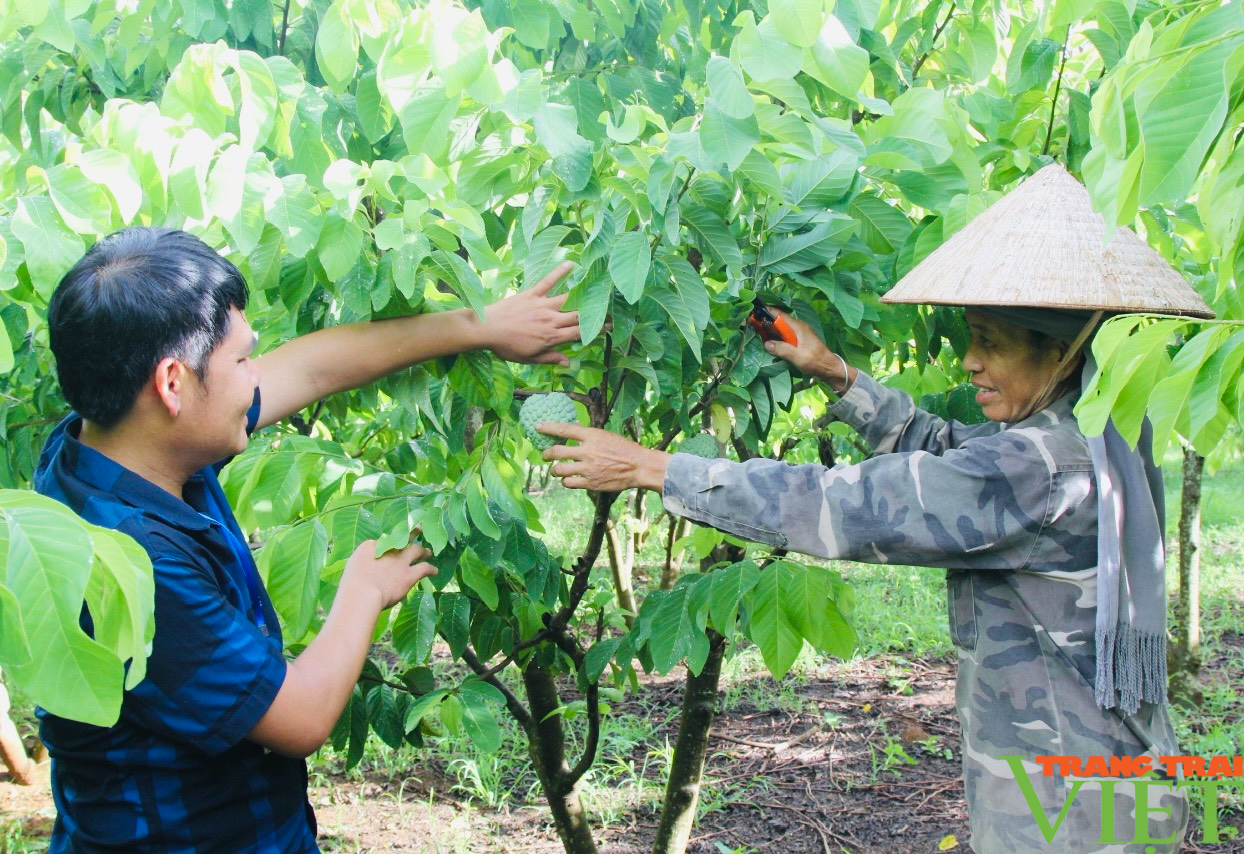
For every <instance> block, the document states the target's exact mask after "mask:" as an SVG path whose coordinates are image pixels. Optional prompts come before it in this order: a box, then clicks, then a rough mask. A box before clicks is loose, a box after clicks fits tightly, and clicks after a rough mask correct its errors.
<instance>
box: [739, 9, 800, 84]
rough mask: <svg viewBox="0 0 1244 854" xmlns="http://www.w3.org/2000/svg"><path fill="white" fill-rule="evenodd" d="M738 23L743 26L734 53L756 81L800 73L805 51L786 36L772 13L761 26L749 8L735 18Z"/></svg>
mask: <svg viewBox="0 0 1244 854" xmlns="http://www.w3.org/2000/svg"><path fill="white" fill-rule="evenodd" d="M734 25H735V26H736V27H742V29H741V30H740V32H739V34H738V35H737V36H735V38H734V43H733V45H732V46H731V53H732V54H735V55H737V59H738V62H739V64H740V65H742V66H743V70H744V71H746V72H747V74H748V76H749V77H751V78H752V79H753V80H773V79H775V78H777V79H786V78H790V77H794V76H795V75H796V74H798V73H799V65H800V63H801V62H802V61H803V50H802V49H800V48H798V47H796V46H794V45H792V44H791V43H790V42H788V41H787V40H786V39H784V38H783V37H782V34H781V33H780V32H778V29H777V27H776V25H775V24H774V23H773V21H772V16H769V17H766V18H765V20H763V21H761V22H760V25H759V26H757V25H756V19H755V17H754V15H753V14H752V12H751V11H750V10H747V11H744V12H742V13H740V14H739V16H738V17H737V18H735V20H734Z"/></svg>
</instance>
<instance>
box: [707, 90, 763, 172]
mask: <svg viewBox="0 0 1244 854" xmlns="http://www.w3.org/2000/svg"><path fill="white" fill-rule="evenodd" d="M700 142H701V144H702V145H703V146H704V153H705V154H707V155H708V156H709V157H710V158H712V159H713V160H714V161H716V162H717V163H720V164H724V165H725V167H726V170H727V171H729V172H733V171H734V170H735V169H738V168H739V165H740V164H741V163H742V162H743V160H744V158H746V157H747V155H748V154H749V153H751V151H752V149H753V148H754V147H755V145H756V143H758V142H760V126H759V125H758V124H757V123H756V117H755V116H753V115H748V116H746V117H745V118H735V117H733V116H731V115H729V114H728V113H727V112H726V111H725V110H724V109H723V108H722V107H721V106H720V105H719V104H718V103H717V102H716V101H715V100H714V99H712V98H710V99H709V100H708V101H707V102H706V103H705V104H704V121H703V122H702V123H701V125H700Z"/></svg>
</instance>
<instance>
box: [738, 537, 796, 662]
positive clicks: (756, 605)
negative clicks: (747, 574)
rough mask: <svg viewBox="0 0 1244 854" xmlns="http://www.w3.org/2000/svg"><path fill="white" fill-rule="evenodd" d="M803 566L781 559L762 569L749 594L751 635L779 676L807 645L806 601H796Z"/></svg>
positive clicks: (749, 629)
mask: <svg viewBox="0 0 1244 854" xmlns="http://www.w3.org/2000/svg"><path fill="white" fill-rule="evenodd" d="M799 569H801V568H797V567H794V566H793V565H791V564H788V563H785V562H782V561H779V562H777V563H774V564H772V565H770V566H769V567H768V568H766V569H765V570H764V571H762V572H761V573H760V579H759V580H758V581H757V582H756V586H755V587H754V588H753V589H752V591H751V594H750V595H749V596H748V597H747V603H748V613H749V615H750V622H749V625H748V637H750V638H751V640H752V642H753V643H754V644H756V646H757V647H759V648H760V654H761V656H762V657H763V658H764V661H765V666H766V667H767V668H769V672H770V673H772V674H773V675H774V677H775V678H781V677H782V676H785V675H786V672H787V671H788V670H790V668H791V665H792V664H794V663H795V659H796V658H798V657H799V652H800V650H802V649H803V634H802V632H801V627H802V625H803V624H804V622H805V621H804V620H803V615H804V614H805V613H806V604H802V603H800V602H796V601H794V598H795V597H796V596H797V595H798V594H797V593H796V591H795V585H794V582H795V581H796V579H795V575H796V573H797V572H798V570H799Z"/></svg>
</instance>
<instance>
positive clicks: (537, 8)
mask: <svg viewBox="0 0 1244 854" xmlns="http://www.w3.org/2000/svg"><path fill="white" fill-rule="evenodd" d="M510 19H511V20H512V21H513V23H514V37H515V38H517V39H518V40H519V41H520V42H522V43H523V44H525V45H527V47H530V48H534V49H535V50H543V49H544V48H545V47H547V46H548V43H549V28H550V25H551V24H552V20H551V15H550V10H549V7H548V4H546V3H544V2H543V0H513V2H512V3H511V4H510Z"/></svg>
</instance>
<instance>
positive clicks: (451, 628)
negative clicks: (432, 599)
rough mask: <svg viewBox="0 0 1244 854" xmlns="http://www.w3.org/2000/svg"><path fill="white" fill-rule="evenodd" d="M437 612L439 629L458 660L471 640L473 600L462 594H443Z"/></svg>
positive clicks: (437, 605)
mask: <svg viewBox="0 0 1244 854" xmlns="http://www.w3.org/2000/svg"><path fill="white" fill-rule="evenodd" d="M436 611H437V615H438V616H437V628H438V630H439V631H440V633H441V637H443V638H445V641H446V643H448V644H449V652H450V654H451V655H452V656H453V657H454V658H455V659H457V658H458V657H459V656H461V655H462V650H464V649H466V646H467V644H468V643H469V642H470V640H471V600H470V599H468V598H467V597H466V595H465V594H462V593H442V594H441V595H440V599H439V601H437V603H436Z"/></svg>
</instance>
